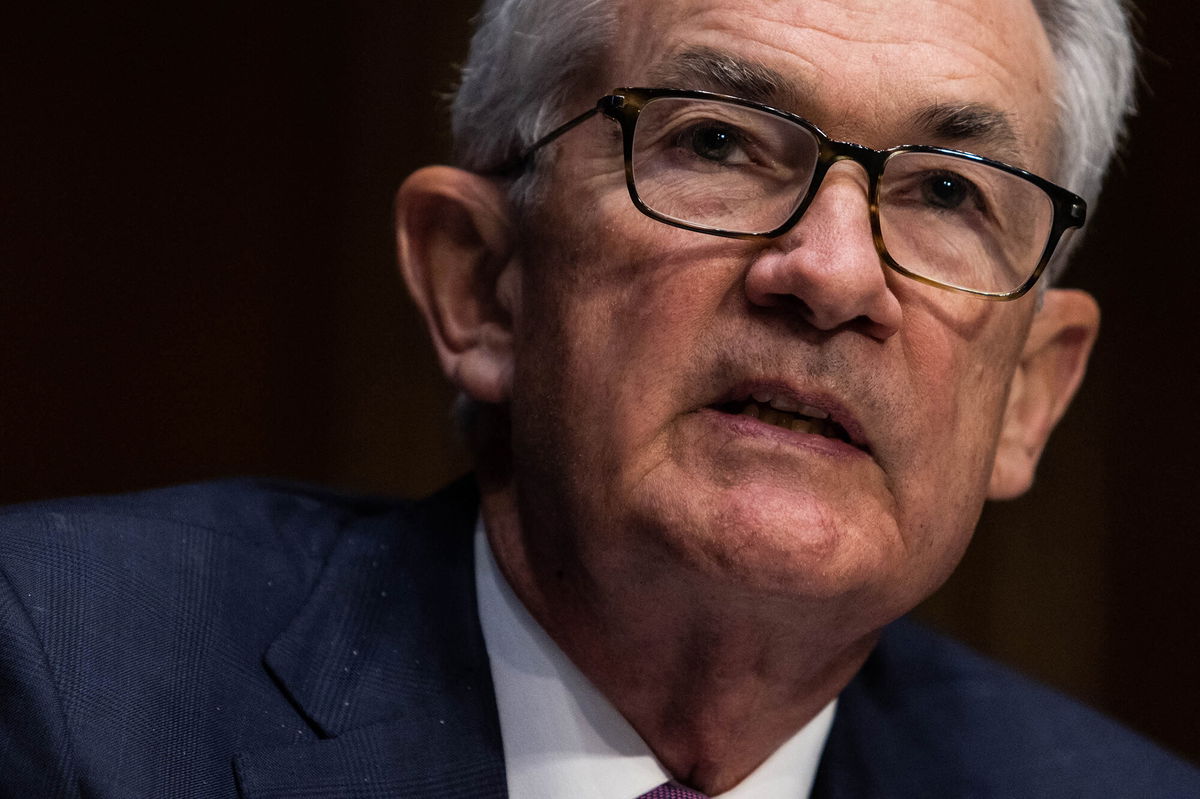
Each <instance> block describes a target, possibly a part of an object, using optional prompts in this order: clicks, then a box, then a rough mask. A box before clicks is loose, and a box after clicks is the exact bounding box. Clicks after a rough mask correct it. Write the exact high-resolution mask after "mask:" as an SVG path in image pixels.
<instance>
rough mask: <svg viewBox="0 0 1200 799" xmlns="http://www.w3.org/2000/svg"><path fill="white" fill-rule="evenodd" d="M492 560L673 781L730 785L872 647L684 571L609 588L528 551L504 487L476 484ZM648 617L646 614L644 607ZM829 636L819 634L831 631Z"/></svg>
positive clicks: (809, 613)
mask: <svg viewBox="0 0 1200 799" xmlns="http://www.w3.org/2000/svg"><path fill="white" fill-rule="evenodd" d="M483 512H484V517H485V521H486V523H487V529H488V536H489V539H490V543H491V546H492V550H493V552H494V553H495V556H496V560H497V563H498V565H499V566H500V569H501V571H502V572H503V573H504V576H505V578H506V579H507V580H508V582H509V584H510V585H511V586H512V588H513V590H514V592H515V593H516V595H517V596H518V597H519V598H520V599H521V601H522V603H523V604H524V605H525V606H526V608H527V609H528V610H529V612H530V613H531V614H532V615H533V617H534V618H535V619H536V620H537V621H538V623H539V624H540V625H541V626H542V627H543V628H544V629H545V630H546V632H547V633H548V634H549V635H550V637H551V638H552V639H554V641H555V642H556V643H557V644H558V646H559V647H560V648H561V649H562V650H563V651H564V652H565V653H566V654H567V656H568V657H569V658H570V659H571V660H572V662H574V663H575V665H576V666H577V667H578V668H579V669H580V671H581V672H583V674H584V675H585V676H587V677H588V679H589V680H590V681H591V682H592V683H593V684H594V685H595V686H596V687H597V688H598V689H599V690H600V691H601V692H602V693H603V694H604V695H605V696H606V697H607V698H608V700H609V701H610V702H611V703H612V704H613V706H614V707H615V708H616V709H617V710H618V711H619V712H620V713H621V714H622V715H623V716H624V717H625V718H626V719H627V720H628V721H629V722H630V724H631V725H632V726H633V728H634V729H635V730H636V731H637V732H638V734H639V735H640V736H641V737H642V739H643V740H644V741H645V742H646V744H647V745H648V746H649V747H650V749H651V750H652V751H653V752H654V754H655V756H656V757H657V758H658V759H659V761H660V762H661V763H662V764H663V765H664V766H665V767H666V768H667V769H668V770H669V771H670V772H671V774H672V775H673V776H674V777H675V778H676V779H677V780H679V781H680V782H682V783H684V784H686V785H689V786H691V787H693V788H695V789H697V790H700V791H702V792H704V793H707V794H710V795H715V794H719V793H722V792H724V791H727V790H729V789H730V788H732V787H733V786H735V785H737V784H738V783H739V782H741V781H742V780H743V779H745V777H746V776H747V775H749V774H750V773H751V772H752V771H753V770H754V769H755V768H757V767H758V766H759V765H760V764H761V763H762V762H763V761H764V760H765V759H766V758H767V757H769V756H770V755H771V754H772V753H773V752H774V751H775V750H776V749H777V748H778V747H779V746H780V745H781V744H783V743H784V742H785V741H787V740H788V739H789V738H790V737H791V736H792V735H794V734H795V733H796V732H797V731H799V730H800V729H801V728H802V727H803V726H804V725H806V724H807V723H808V722H809V721H811V720H812V719H813V718H814V717H815V716H816V715H817V713H819V712H820V711H821V710H822V709H823V708H824V707H825V706H826V705H827V704H829V702H830V701H832V700H833V698H834V697H836V696H837V694H838V693H839V692H840V691H841V689H842V688H843V687H845V685H846V683H847V682H849V681H850V679H851V678H852V677H853V675H854V674H855V672H856V671H857V670H858V668H859V667H860V666H861V664H862V662H863V660H864V659H865V658H866V656H867V654H868V653H869V652H870V650H871V647H872V646H873V645H874V643H875V638H876V635H875V634H874V633H873V632H868V633H860V634H858V635H853V634H849V635H847V634H843V633H842V632H841V631H843V630H845V629H847V627H848V626H849V625H845V624H842V623H839V620H838V619H836V618H831V614H830V611H829V610H828V609H822V608H819V607H818V608H809V607H805V606H804V605H803V603H798V602H797V601H795V600H794V599H791V598H780V597H767V598H764V597H758V596H749V595H746V594H744V593H741V594H739V593H738V592H736V591H716V592H714V590H713V588H712V586H711V584H706V583H704V582H703V581H701V580H697V579H696V578H695V577H694V576H692V575H689V574H687V573H686V571H682V570H681V571H678V572H676V571H672V570H664V571H662V572H660V573H658V574H657V575H656V579H649V580H645V579H632V580H630V581H627V582H624V583H621V582H614V581H609V580H597V579H593V578H594V575H588V574H586V573H580V572H579V571H578V570H576V569H575V568H572V567H571V566H567V567H565V568H564V564H563V563H561V562H559V563H542V562H541V560H542V559H541V558H535V557H532V556H531V554H530V553H531V551H532V548H531V547H530V545H529V543H528V538H527V537H526V536H525V535H524V534H523V531H522V529H521V524H520V515H519V514H518V512H517V507H516V503H515V501H514V500H513V498H512V494H511V492H508V491H505V490H489V488H488V486H487V485H486V484H485V485H484V486H483ZM647 608H653V609H654V610H653V612H646V609H647ZM831 631H832V633H831Z"/></svg>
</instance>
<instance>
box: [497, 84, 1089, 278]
mask: <svg viewBox="0 0 1200 799" xmlns="http://www.w3.org/2000/svg"><path fill="white" fill-rule="evenodd" d="M660 98H677V99H694V100H706V101H711V102H719V103H728V104H730V105H736V106H742V107H744V108H751V109H754V110H756V111H760V112H763V113H766V114H769V115H772V116H776V117H779V118H780V119H784V120H787V121H789V122H791V123H793V124H795V125H798V126H800V127H801V128H803V129H804V130H806V131H808V132H809V133H810V134H811V135H812V136H813V137H814V138H815V139H816V141H817V143H818V154H817V160H816V164H815V165H814V167H813V175H812V178H811V179H810V181H809V186H808V189H807V191H806V192H805V196H804V197H803V199H802V200H801V201H800V203H799V204H798V205H797V207H796V210H795V211H793V212H792V214H791V215H790V216H789V217H788V218H787V219H786V220H785V221H784V222H783V223H782V224H780V225H779V226H778V227H775V228H773V229H772V230H768V231H765V232H755V233H746V232H742V231H735V230H725V229H722V228H717V227H708V226H704V225H697V224H692V223H689V222H684V221H681V220H679V219H675V218H673V217H669V216H666V215H664V214H661V213H658V212H657V211H655V210H654V209H653V208H650V207H649V206H647V205H646V204H645V203H644V202H643V201H642V198H641V197H640V196H639V194H638V190H637V185H636V183H635V181H634V174H633V163H634V160H633V147H634V130H635V128H636V126H637V121H638V116H639V115H640V114H641V112H642V109H643V108H645V106H646V105H647V104H648V103H650V102H651V101H652V100H657V99H660ZM597 114H600V115H602V116H606V117H608V118H609V119H612V120H613V121H615V122H617V123H618V124H619V125H620V126H621V132H622V135H623V139H624V158H625V184H626V187H627V188H628V191H629V198H630V199H631V200H632V201H633V204H634V206H635V207H636V208H637V209H638V210H639V211H641V212H642V213H643V214H645V215H646V216H648V217H650V218H652V219H655V220H657V221H659V222H662V223H664V224H667V225H671V226H673V227H677V228H683V229H684V230H692V231H695V232H697V233H707V234H709V235H712V236H724V237H726V238H731V239H744V240H752V239H764V238H767V239H769V238H774V237H776V236H780V235H782V234H784V233H786V232H787V231H788V230H790V229H791V228H792V227H793V226H794V225H795V224H796V223H797V222H799V221H800V218H801V217H803V216H804V212H805V211H806V210H807V209H808V206H809V204H810V203H811V202H812V200H813V197H815V196H816V193H817V191H818V189H819V188H820V186H821V183H822V181H823V179H824V177H825V174H826V172H828V171H829V168H830V167H831V166H833V165H834V164H835V163H837V162H838V161H844V160H850V161H854V162H856V163H858V164H860V165H861V166H862V167H863V169H865V170H866V173H867V176H868V179H869V188H868V193H869V207H870V216H871V232H872V236H873V238H874V241H875V249H876V250H877V251H878V252H879V256H880V258H882V259H883V261H884V263H886V264H887V265H888V266H889V267H891V268H892V269H893V270H894V271H896V272H898V273H899V274H901V275H904V276H905V277H908V278H911V279H913V280H916V281H919V282H921V283H924V284H926V285H930V286H935V287H937V288H940V289H946V290H948V291H955V292H961V293H964V294H970V295H973V296H977V297H981V298H983V299H988V300H1000V301H1004V300H1015V299H1017V298H1019V297H1022V296H1024V295H1025V294H1026V293H1027V292H1028V291H1029V290H1030V289H1031V288H1033V286H1034V285H1035V284H1036V283H1037V282H1038V279H1039V278H1040V277H1041V276H1042V272H1043V271H1045V269H1046V265H1047V264H1049V263H1050V259H1051V257H1052V256H1053V255H1054V251H1055V249H1056V248H1057V247H1058V244H1059V242H1060V241H1061V239H1062V237H1063V234H1064V233H1066V232H1067V231H1068V230H1071V229H1073V228H1080V227H1082V226H1083V223H1084V221H1085V220H1086V218H1087V203H1086V202H1085V201H1084V200H1083V198H1081V197H1079V196H1078V195H1076V194H1074V193H1072V192H1070V191H1068V190H1067V189H1064V188H1063V187H1061V186H1058V185H1056V184H1054V183H1051V182H1050V181H1049V180H1046V179H1045V178H1043V177H1040V176H1038V175H1035V174H1033V173H1032V172H1027V171H1026V170H1024V169H1021V168H1020V167H1016V166H1012V165H1011V164H1006V163H1004V162H1003V161H996V160H993V159H990V158H985V157H984V156H981V155H976V154H975V153H969V152H965V151H962V150H954V149H949V148H945V147H933V146H930V145H924V144H904V145H900V146H898V147H891V148H888V149H886V150H876V149H873V148H871V147H866V146H864V145H861V144H855V143H853V142H845V141H838V140H837V139H833V138H830V137H829V136H828V135H826V134H825V132H824V131H822V130H821V129H820V128H818V127H817V126H816V125H814V124H813V123H811V122H809V121H808V120H807V119H804V118H803V117H800V116H797V115H795V114H792V113H789V112H787V111H782V110H780V109H778V108H772V107H771V106H768V105H763V104H762V103H756V102H754V101H751V100H743V99H742V98H740V97H731V96H729V95H724V94H716V93H713V92H705V91H696V90H687V89H655V88H618V89H614V90H613V91H612V92H611V93H609V94H606V95H604V96H603V97H601V98H600V99H599V100H598V101H597V102H596V104H595V105H594V106H593V107H591V108H589V109H588V110H587V111H584V112H583V113H582V114H580V115H578V116H576V117H574V118H572V119H570V120H568V121H567V122H564V123H563V124H561V125H559V126H558V127H557V128H555V129H554V130H552V131H550V132H549V133H547V134H546V135H545V136H542V137H541V138H540V139H538V140H537V141H535V142H534V143H533V144H531V145H529V146H528V147H526V148H525V149H524V150H523V151H522V152H521V153H520V154H519V155H517V157H515V158H513V159H511V160H510V161H508V162H506V163H505V164H503V165H502V166H501V167H499V168H497V169H495V170H492V173H493V174H499V175H506V176H513V175H515V174H517V173H519V172H521V171H522V170H524V169H525V168H526V167H527V166H528V163H529V160H530V158H531V157H532V156H533V155H534V153H536V152H537V151H538V150H540V149H541V148H543V147H545V146H546V145H548V144H550V143H551V142H553V141H554V140H555V139H557V138H559V137H560V136H562V135H563V134H564V133H567V132H568V131H570V130H572V129H573V128H576V127H578V126H579V125H581V124H583V123H584V122H586V121H587V120H588V119H591V118H592V117H593V116H595V115H597ZM898 153H933V154H939V155H946V156H950V157H953V158H961V159H963V160H965V161H970V162H974V163H977V164H983V165H986V166H988V167H992V168H995V169H998V170H1001V171H1003V172H1006V173H1008V174H1010V175H1014V176H1016V177H1018V178H1020V179H1022V180H1025V181H1028V182H1029V183H1031V184H1033V185H1034V186H1036V187H1037V188H1039V189H1041V190H1042V191H1043V192H1044V193H1045V194H1046V196H1047V197H1048V198H1049V200H1050V203H1051V205H1052V208H1053V211H1054V215H1053V219H1052V222H1051V226H1050V231H1049V233H1048V235H1047V239H1046V244H1045V247H1044V248H1043V249H1042V254H1041V256H1040V258H1039V259H1038V262H1037V264H1036V266H1034V267H1033V269H1032V271H1031V272H1030V274H1029V276H1028V277H1027V278H1026V279H1025V280H1024V281H1023V282H1022V283H1021V284H1020V285H1018V286H1017V287H1015V288H1013V289H1011V290H1008V291H982V290H979V289H973V288H970V287H967V286H959V285H955V284H953V283H946V282H943V281H939V280H936V279H934V278H930V277H926V276H925V275H922V274H918V273H916V272H913V271H911V270H909V269H907V268H905V267H904V266H903V265H901V264H899V263H897V262H896V260H895V259H894V258H892V256H891V254H890V253H889V252H888V249H887V247H886V245H885V244H884V242H883V233H882V229H881V223H880V221H879V177H880V175H881V174H882V172H883V167H884V164H886V163H887V161H888V159H889V158H892V157H893V156H895V155H896V154H898Z"/></svg>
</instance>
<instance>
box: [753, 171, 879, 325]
mask: <svg viewBox="0 0 1200 799" xmlns="http://www.w3.org/2000/svg"><path fill="white" fill-rule="evenodd" d="M746 294H747V297H748V298H749V299H750V301H751V302H753V303H755V304H756V305H760V306H763V307H791V308H793V309H795V310H796V312H798V313H799V314H800V315H801V316H802V317H803V318H804V319H805V321H807V322H808V323H809V324H811V325H812V326H813V327H815V328H817V329H819V330H823V331H833V330H836V329H837V328H839V327H842V326H847V327H853V328H856V329H859V330H861V331H862V332H865V333H866V334H868V335H870V336H872V337H873V338H876V339H879V340H881V341H882V340H885V339H887V338H890V337H891V336H892V335H893V334H895V333H896V332H897V331H898V330H899V329H900V323H901V318H902V309H901V306H900V302H899V300H898V299H897V298H896V295H895V294H894V293H892V290H891V288H890V287H889V286H888V281H887V273H886V271H885V268H884V266H883V263H882V262H881V261H880V257H879V253H878V251H877V250H876V249H875V241H874V238H873V237H872V234H871V222H870V211H869V206H868V201H867V177H866V173H865V172H864V171H863V170H862V168H861V167H858V166H856V165H852V164H848V163H845V162H843V163H839V164H836V165H834V166H833V167H831V168H830V170H829V172H828V173H827V174H826V176H825V180H824V182H823V183H822V185H821V187H820V188H819V189H818V191H817V194H816V196H815V197H814V198H813V200H812V203H811V204H810V205H809V207H808V209H807V210H806V211H805V213H804V216H803V217H802V218H801V219H800V221H799V222H798V223H797V224H796V226H795V227H793V228H792V229H791V230H789V231H788V232H787V233H785V234H784V235H782V236H780V237H779V238H778V239H775V240H773V242H772V246H771V247H770V248H768V249H766V250H764V251H763V252H761V253H760V254H759V255H758V257H757V258H756V259H755V260H754V262H753V263H752V264H751V266H750V270H749V272H748V273H747V274H746Z"/></svg>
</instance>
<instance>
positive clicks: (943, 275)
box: [516, 89, 1087, 300]
mask: <svg viewBox="0 0 1200 799" xmlns="http://www.w3.org/2000/svg"><path fill="white" fill-rule="evenodd" d="M597 113H599V114H602V115H604V116H606V117H608V118H610V119H612V120H614V121H616V122H617V123H619V124H620V125H621V130H622V133H623V135H624V146H625V182H626V185H627V186H628V189H629V196H630V198H631V199H632V200H633V204H634V205H635V206H636V207H637V208H638V210H640V211H641V212H642V213H644V214H646V215H647V216H649V217H651V218H653V219H657V220H658V221H660V222H665V223H666V224H668V225H673V226H675V227H679V228H684V229H685V230H694V231H696V232H699V233H708V234H711V235H714V236H726V237H728V238H734V239H757V238H771V237H774V236H780V235H782V234H783V233H785V232H787V231H788V230H789V229H791V228H792V226H793V225H795V224H796V223H797V222H798V221H799V220H800V218H801V217H802V216H803V215H804V212H805V210H806V209H807V208H808V206H809V204H810V203H811V202H812V200H813V197H815V196H816V194H817V190H818V189H819V188H820V186H821V181H822V180H823V179H824V177H825V174H826V173H827V172H828V171H829V168H830V167H831V166H833V165H834V164H835V163H837V162H838V161H843V160H850V161H855V162H857V163H859V164H861V165H862V167H863V168H864V169H865V170H866V173H867V176H868V180H869V184H868V200H869V207H870V216H871V230H872V233H873V237H874V241H875V248H876V250H878V252H879V255H880V257H881V258H882V260H883V261H884V263H886V264H887V265H888V266H890V267H891V268H892V269H894V270H895V271H897V272H899V273H900V274H902V275H905V276H907V277H910V278H913V279H914V280H918V281H920V282H922V283H926V284H929V285H932V286H937V287H940V288H944V289H949V290H952V291H960V292H966V293H968V294H974V295H977V296H980V297H983V298H986V299H993V300H1013V299H1016V298H1018V297H1020V296H1022V295H1024V294H1025V293H1026V292H1027V291H1029V289H1030V288H1032V286H1033V285H1034V284H1035V283H1036V282H1037V280H1038V278H1039V277H1040V276H1041V274H1042V271H1043V270H1044V269H1045V268H1046V264H1047V263H1049V261H1050V257H1051V256H1052V255H1053V254H1054V249H1055V247H1056V246H1057V245H1058V243H1059V241H1060V240H1061V238H1062V235H1063V233H1065V232H1066V231H1067V230H1069V229H1071V228H1078V227H1080V226H1082V225H1083V222H1084V219H1085V217H1086V215H1087V204H1086V203H1085V202H1084V201H1083V199H1081V198H1080V197H1078V196H1076V195H1074V194H1072V193H1071V192H1069V191H1067V190H1066V189H1064V188H1062V187H1060V186H1056V185H1054V184H1053V183H1051V182H1050V181H1048V180H1045V179H1044V178H1041V177H1038V176H1037V175H1034V174H1032V173H1030V172H1026V171H1024V170H1022V169H1019V168H1017V167H1014V166H1010V165H1008V164H1005V163H1002V162H1000V161H993V160H991V159H989V158H984V157H983V156H979V155H974V154H972V153H967V152H961V151H958V150H950V149H946V148H942V147H929V146H925V145H919V144H906V145H903V146H900V147H892V148H890V149H887V150H874V149H871V148H870V147H864V146H863V145H860V144H854V143H851V142H842V141H836V140H834V139H831V138H829V137H828V136H827V135H825V134H824V133H823V132H822V131H821V130H820V129H819V128H817V127H816V126H815V125H813V124H812V123H811V122H809V121H808V120H806V119H803V118H801V117H798V116H796V115H795V114H789V113H787V112H786V111H780V110H778V109H775V108H771V107H769V106H765V105H762V104H759V103H755V102H751V101H749V100H742V99H739V98H736V97H728V96H725V95H720V94H712V93H709V92H701V91H681V90H675V89H615V90H614V91H613V93H612V94H609V95H606V96H604V97H601V98H600V100H599V101H598V102H597V103H596V105H595V107H593V108H591V109H589V110H588V111H586V112H584V113H582V114H580V115H579V116H577V117H575V118H574V119H572V120H570V121H569V122H566V123H565V124H563V125H561V126H559V127H558V128H555V129H554V130H553V131H551V132H550V133H548V134H546V135H545V136H543V137H542V138H541V139H539V140H538V141H536V142H534V143H533V144H532V145H530V146H529V147H528V148H527V149H526V150H525V151H524V152H523V153H522V154H521V155H520V157H519V159H518V162H517V163H516V166H521V165H523V164H525V163H526V161H527V159H528V158H529V157H530V156H531V155H532V154H533V153H534V152H536V151H537V150H539V149H540V148H542V147H544V146H546V145H547V144H549V143H550V142H552V141H554V140H555V139H557V138H558V137H559V136H561V135H563V134H564V133H566V132H567V131H569V130H571V129H572V128H574V127H576V126H577V125H579V124H581V123H583V122H584V121H586V120H587V119H589V118H591V117H592V116H594V115H595V114H597Z"/></svg>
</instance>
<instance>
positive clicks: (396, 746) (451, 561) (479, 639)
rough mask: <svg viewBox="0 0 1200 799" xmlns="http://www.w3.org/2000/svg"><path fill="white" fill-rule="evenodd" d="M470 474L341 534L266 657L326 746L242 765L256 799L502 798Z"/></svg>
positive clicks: (271, 753) (272, 753)
mask: <svg viewBox="0 0 1200 799" xmlns="http://www.w3.org/2000/svg"><path fill="white" fill-rule="evenodd" d="M477 504H478V499H477V497H476V495H475V491H474V488H473V487H472V486H471V485H470V484H469V483H468V482H467V481H463V482H460V483H458V484H456V485H455V486H452V487H451V488H449V489H447V490H446V491H443V492H442V493H440V494H438V495H436V496H434V497H433V498H431V499H429V500H427V501H425V502H422V503H420V504H418V505H415V506H406V507H404V508H401V509H399V510H392V511H389V512H387V513H382V514H380V515H378V516H373V517H369V518H365V519H361V520H358V521H356V522H355V523H353V524H351V525H349V526H348V527H347V528H346V529H345V530H344V531H343V532H342V534H341V536H340V538H339V540H338V543H337V545H336V546H335V547H334V550H333V552H332V554H331V555H330V557H329V559H328V560H327V562H326V564H325V567H324V570H323V571H322V574H321V576H320V578H318V581H317V584H316V586H315V588H314V590H313V592H312V595H311V596H310V598H309V600H308V601H307V602H306V604H305V606H304V607H303V609H302V610H301V612H300V613H299V615H298V616H297V617H296V618H295V619H294V620H293V622H292V623H291V625H289V627H288V628H287V629H286V630H285V631H284V632H283V633H282V634H281V635H280V636H279V638H278V639H277V640H276V641H275V642H274V643H273V644H272V645H271V647H270V648H269V650H268V651H267V656H266V663H267V667H268V669H270V671H271V673H272V674H273V675H274V677H275V678H276V680H277V681H278V683H279V684H280V686H281V688H282V689H283V690H284V692H285V693H286V694H287V695H288V697H289V698H290V699H291V701H292V702H293V703H294V704H295V705H296V707H297V708H298V709H299V710H300V712H301V713H302V714H303V715H304V716H305V718H307V719H308V720H309V721H310V722H311V724H312V725H313V727H314V728H315V729H316V730H317V732H318V734H319V735H320V736H321V738H322V740H319V741H317V742H315V743H312V742H309V743H304V744H298V745H296V746H291V747H284V748H282V749H273V750H268V751H260V752H248V753H244V754H242V755H239V756H238V757H237V758H236V760H235V767H236V770H237V774H238V780H239V786H240V788H241V791H242V793H243V795H244V796H246V797H267V796H293V795H304V796H312V797H319V796H329V797H335V796H336V797H359V796H363V797H366V796H371V797H382V796H389V797H391V796H403V797H425V796H428V797H454V796H464V797H465V796H471V797H488V796H495V797H502V796H504V795H505V788H504V786H505V777H504V758H503V749H502V746H501V742H500V726H499V721H498V719H497V715H496V705H495V697H494V693H493V690H492V682H491V673H490V670H489V666H488V659H487V651H486V648H485V646H484V642H483V635H482V632H481V631H480V627H479V619H478V614H477V611H476V604H475V603H476V600H475V579H474V566H473V557H472V546H471V532H472V530H473V527H474V522H475V515H476V512H477Z"/></svg>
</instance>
